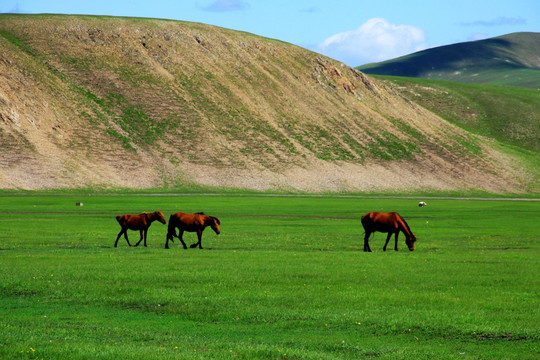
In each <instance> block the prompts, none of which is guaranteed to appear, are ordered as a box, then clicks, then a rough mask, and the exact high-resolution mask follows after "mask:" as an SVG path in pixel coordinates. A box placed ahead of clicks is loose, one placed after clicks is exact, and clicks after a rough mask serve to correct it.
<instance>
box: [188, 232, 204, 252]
mask: <svg viewBox="0 0 540 360" xmlns="http://www.w3.org/2000/svg"><path fill="white" fill-rule="evenodd" d="M197 238H198V239H199V241H197V242H196V243H195V244H191V246H190V248H196V247H197V246H198V247H199V249H202V245H201V238H202V230H197Z"/></svg>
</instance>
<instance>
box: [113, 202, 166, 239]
mask: <svg viewBox="0 0 540 360" xmlns="http://www.w3.org/2000/svg"><path fill="white" fill-rule="evenodd" d="M116 220H117V221H118V223H119V224H120V226H121V227H122V230H120V232H119V233H118V236H117V237H116V242H115V243H114V247H116V245H118V239H120V236H121V235H122V234H124V237H125V238H126V241H127V243H128V245H129V246H131V244H130V243H129V240H128V236H127V231H128V229H129V230H139V231H140V232H141V239H140V240H139V242H138V243H137V244H135V246H138V245H139V244H140V242H141V241H142V239H143V235H144V246H146V234H147V233H148V228H149V227H150V225H152V222H154V221H155V220H157V221H159V222H160V223H162V224H166V223H167V221H165V217H164V216H163V213H162V212H161V211H155V212H153V213H142V214H139V215H129V214H126V215H122V216H117V217H116Z"/></svg>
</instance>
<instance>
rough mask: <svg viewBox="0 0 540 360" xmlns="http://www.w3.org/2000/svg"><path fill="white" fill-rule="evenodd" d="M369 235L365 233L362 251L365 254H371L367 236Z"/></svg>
mask: <svg viewBox="0 0 540 360" xmlns="http://www.w3.org/2000/svg"><path fill="white" fill-rule="evenodd" d="M370 235H371V233H370V232H367V231H366V235H365V236H364V251H365V252H371V248H370V247H369V236H370Z"/></svg>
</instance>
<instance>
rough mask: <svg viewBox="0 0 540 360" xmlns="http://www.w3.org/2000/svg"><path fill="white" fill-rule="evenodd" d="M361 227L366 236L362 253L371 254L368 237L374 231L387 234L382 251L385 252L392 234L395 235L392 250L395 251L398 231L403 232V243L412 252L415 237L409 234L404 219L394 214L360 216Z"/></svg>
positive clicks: (373, 213) (369, 213)
mask: <svg viewBox="0 0 540 360" xmlns="http://www.w3.org/2000/svg"><path fill="white" fill-rule="evenodd" d="M362 226H364V230H366V236H365V237H364V251H369V252H371V248H370V247H369V236H370V235H371V233H374V232H375V231H379V232H383V233H388V237H387V238H386V243H385V244H384V248H383V250H384V251H386V245H388V242H389V241H390V237H391V236H392V234H396V245H395V247H394V250H396V251H397V249H398V247H397V242H398V235H399V232H400V231H403V233H404V234H405V243H406V244H407V247H408V248H409V250H410V251H413V250H414V242H415V241H416V237H415V235H414V234H413V233H412V232H411V229H410V228H409V225H408V224H407V222H406V221H405V219H403V218H402V217H401V216H400V215H399V214H398V213H396V212H390V213H383V212H374V211H370V212H368V213H366V214H364V216H362Z"/></svg>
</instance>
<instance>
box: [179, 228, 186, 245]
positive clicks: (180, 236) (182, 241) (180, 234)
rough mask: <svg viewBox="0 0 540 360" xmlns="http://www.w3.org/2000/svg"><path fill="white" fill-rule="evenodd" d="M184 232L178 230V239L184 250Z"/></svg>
mask: <svg viewBox="0 0 540 360" xmlns="http://www.w3.org/2000/svg"><path fill="white" fill-rule="evenodd" d="M183 237H184V230H182V229H179V230H178V239H179V240H180V242H181V243H182V246H183V247H184V249H187V245H186V243H185V242H184V239H183Z"/></svg>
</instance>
